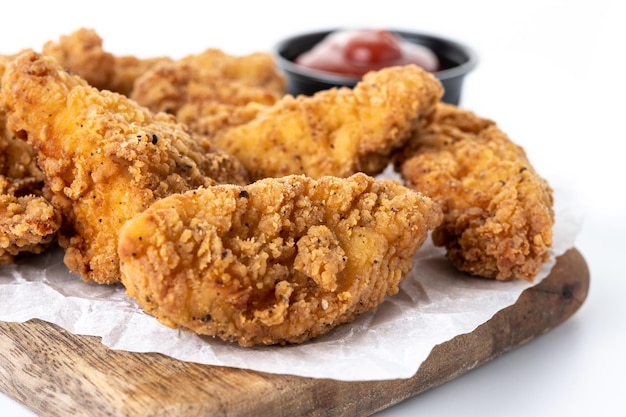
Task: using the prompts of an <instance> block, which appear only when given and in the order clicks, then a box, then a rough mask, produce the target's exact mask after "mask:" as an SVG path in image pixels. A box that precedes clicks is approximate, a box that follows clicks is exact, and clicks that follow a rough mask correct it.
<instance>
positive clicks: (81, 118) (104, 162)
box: [0, 51, 247, 283]
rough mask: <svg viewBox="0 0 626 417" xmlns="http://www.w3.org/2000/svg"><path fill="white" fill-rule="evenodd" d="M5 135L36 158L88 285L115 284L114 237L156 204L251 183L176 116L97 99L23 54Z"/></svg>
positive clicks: (6, 88) (9, 81)
mask: <svg viewBox="0 0 626 417" xmlns="http://www.w3.org/2000/svg"><path fill="white" fill-rule="evenodd" d="M0 100H3V101H4V103H5V105H6V108H7V116H8V121H7V125H8V127H9V128H10V129H11V130H12V131H14V132H16V134H17V135H18V136H19V137H22V138H25V139H27V140H28V142H29V143H30V144H31V145H33V147H34V148H35V149H36V150H37V152H38V155H37V157H38V162H39V165H40V167H41V168H42V170H43V172H44V173H45V176H46V179H45V181H46V182H45V187H44V192H45V195H46V197H47V198H48V199H49V200H50V201H51V202H52V204H53V205H54V207H55V208H56V209H57V210H59V212H60V213H61V215H62V219H63V225H62V228H61V230H60V231H59V244H60V245H61V246H63V247H64V248H65V249H66V252H65V258H64V260H65V263H66V265H67V266H68V268H69V269H70V270H71V271H73V272H76V273H78V274H80V275H81V276H82V277H83V279H84V280H85V281H95V282H98V283H115V282H118V281H119V275H120V274H119V260H118V257H117V235H118V232H119V228H120V227H121V226H122V224H123V223H124V222H125V221H126V220H128V219H129V218H131V217H133V216H134V215H135V214H137V213H139V212H141V211H143V210H144V209H145V208H147V207H148V206H149V205H150V204H151V203H153V202H154V201H155V200H157V199H159V198H162V197H165V196H167V195H170V194H172V193H177V192H183V191H187V190H189V189H193V188H196V187H199V186H209V185H213V184H216V183H222V182H232V183H236V184H245V183H247V173H246V172H245V169H244V168H243V167H242V166H241V164H239V163H238V161H237V160H236V159H234V158H232V157H231V156H230V155H228V154H226V153H224V152H222V151H220V150H218V149H204V148H202V147H201V146H200V145H199V142H200V139H198V138H195V137H194V134H192V133H191V132H190V131H189V130H188V129H187V127H186V126H184V125H182V124H180V123H177V122H176V121H175V120H174V118H173V117H172V116H169V115H166V114H163V113H161V114H157V115H155V114H152V113H151V112H149V111H148V110H147V109H145V108H144V107H141V106H139V105H138V104H137V103H135V102H134V101H132V100H130V99H128V98H127V97H125V96H123V95H120V94H116V93H112V92H110V91H99V90H97V89H96V88H94V87H91V86H89V85H88V84H87V82H86V81H85V80H83V79H82V78H80V77H78V76H74V75H71V74H69V73H67V72H66V71H64V70H63V68H62V67H61V66H60V65H59V64H58V63H57V62H56V61H55V60H54V59H53V58H51V57H47V56H44V55H41V54H38V53H35V52H33V51H27V52H24V53H22V54H20V55H19V56H18V57H17V58H16V60H15V61H13V62H12V63H11V64H10V65H9V67H8V68H7V70H6V72H5V74H4V77H3V79H2V90H1V91H0Z"/></svg>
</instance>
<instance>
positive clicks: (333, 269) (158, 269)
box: [119, 173, 442, 346]
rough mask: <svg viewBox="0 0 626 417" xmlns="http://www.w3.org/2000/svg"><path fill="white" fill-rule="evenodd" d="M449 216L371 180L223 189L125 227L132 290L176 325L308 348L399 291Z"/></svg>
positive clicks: (161, 204) (244, 340)
mask: <svg viewBox="0 0 626 417" xmlns="http://www.w3.org/2000/svg"><path fill="white" fill-rule="evenodd" d="M441 219H442V213H441V209H440V208H439V207H438V205H437V204H435V203H433V201H432V200H430V199H429V198H427V197H424V196H422V195H420V194H419V193H417V192H414V191H412V190H410V189H408V188H406V187H404V186H403V185H401V184H400V182H398V181H392V180H375V179H373V178H372V177H369V176H367V175H365V174H362V173H358V174H355V175H353V176H351V177H349V178H347V179H342V178H337V177H328V176H327V177H321V178H320V179H317V180H315V179H312V178H310V177H305V176H296V175H293V176H286V177H282V178H266V179H263V180H259V181H257V182H255V183H252V184H250V185H248V186H244V187H242V186H235V185H216V186H212V187H208V188H201V189H198V190H194V191H189V192H187V193H184V194H182V195H173V196H170V197H167V198H164V199H162V200H160V201H157V202H156V203H154V204H153V205H152V206H151V207H150V208H148V209H147V210H146V211H144V212H143V213H141V214H139V215H137V216H135V217H134V218H133V219H131V220H130V221H128V222H127V223H126V224H125V225H124V226H123V228H122V230H121V231H120V241H119V256H120V260H121V271H122V282H123V283H124V285H125V286H126V291H127V294H128V296H130V297H134V298H135V299H136V300H137V302H138V303H139V305H141V306H142V307H143V308H144V309H145V310H146V311H147V312H148V313H150V314H152V315H154V316H155V317H156V318H157V319H158V320H159V321H160V322H162V323H164V324H166V325H168V326H171V327H174V328H183V329H185V330H188V331H192V332H195V333H198V334H202V335H210V336H216V337H219V338H222V339H224V340H227V341H236V342H238V343H239V344H240V345H241V346H252V345H271V344H286V343H301V342H304V341H306V340H309V339H311V338H313V337H316V336H320V335H323V334H325V333H327V332H328V331H330V330H331V329H332V328H334V327H335V326H338V325H340V324H342V323H347V322H350V321H352V320H354V318H355V317H357V316H358V315H359V314H361V313H363V312H365V311H368V310H371V309H373V308H375V307H376V306H377V305H379V304H380V303H381V302H382V301H383V300H384V298H385V296H386V295H393V294H395V293H397V291H398V284H399V283H400V282H401V281H402V279H403V278H404V276H405V274H406V273H407V271H409V269H411V266H412V257H413V255H414V253H415V252H416V250H417V249H418V248H419V247H420V246H421V245H422V243H423V242H424V241H425V239H426V238H427V236H428V232H429V231H430V230H432V229H433V228H434V227H435V226H437V225H438V224H439V222H440V221H441Z"/></svg>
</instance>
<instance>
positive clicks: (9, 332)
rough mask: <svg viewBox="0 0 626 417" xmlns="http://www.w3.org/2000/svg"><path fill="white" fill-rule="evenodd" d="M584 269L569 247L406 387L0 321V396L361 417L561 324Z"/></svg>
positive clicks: (136, 412) (31, 401)
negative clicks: (278, 371) (210, 359)
mask: <svg viewBox="0 0 626 417" xmlns="http://www.w3.org/2000/svg"><path fill="white" fill-rule="evenodd" d="M588 289H589V269H588V267H587V264H586V262H585V260H584V258H583V257H582V255H581V254H580V253H579V252H578V251H577V250H576V249H571V250H570V251H568V252H566V253H565V254H564V255H563V256H561V257H559V259H558V260H557V263H556V265H555V266H554V269H553V270H552V272H551V274H550V276H548V277H547V278H546V279H545V280H543V281H542V282H541V283H540V284H538V285H536V286H534V287H532V288H529V289H528V290H526V291H525V292H524V293H523V294H522V295H521V297H520V299H519V300H518V302H517V303H516V304H515V305H513V306H511V307H508V308H506V309H503V310H501V311H500V312H498V313H497V314H496V315H495V316H494V317H493V318H492V319H491V320H489V321H488V322H486V323H484V324H483V325H481V326H479V327H478V328H477V329H476V330H474V331H473V332H471V333H468V334H463V335H459V336H457V337H455V338H454V339H452V340H450V341H448V342H446V343H443V344H441V345H438V346H436V347H435V348H434V349H433V350H432V352H431V354H430V356H429V357H428V358H427V360H426V361H425V362H424V363H423V364H422V366H421V367H420V369H419V370H418V371H417V373H416V374H415V375H414V376H413V377H412V378H409V379H399V380H389V381H365V382H342V381H336V380H328V379H312V378H302V377H296V376H289V375H275V374H266V373H260V372H254V371H248V370H243V369H234V368H225V367H217V366H207V365H199V364H195V363H186V362H181V361H178V360H175V359H171V358H169V357H166V356H163V355H160V354H140V353H129V352H120V351H113V350H110V349H108V348H107V347H105V346H104V345H102V344H101V343H100V339H99V338H96V337H89V336H77V335H74V334H71V333H69V332H67V331H65V330H63V329H62V328H60V327H58V326H56V325H52V324H49V323H45V322H42V321H39V320H32V321H29V322H26V323H21V324H20V323H6V322H0V390H1V391H3V392H5V393H6V394H8V395H9V396H11V397H13V398H14V399H15V400H17V401H19V402H20V403H22V404H24V405H26V406H27V407H29V408H30V409H31V410H33V411H34V412H35V413H37V414H38V415H40V416H42V417H47V416H63V417H66V416H74V417H79V416H89V417H100V416H112V417H122V416H186V417H196V416H252V415H254V416H259V417H265V416H268V417H269V416H271V417H279V416H289V417H293V416H300V415H301V416H333V417H335V416H367V415H371V414H373V413H375V412H377V411H380V410H382V409H384V408H386V407H389V406H391V405H394V404H396V403H398V402H400V401H402V400H404V399H406V398H409V397H412V396H414V395H417V394H419V393H421V392H424V391H426V390H428V389H430V388H433V387H436V386H438V385H440V384H443V383H444V382H446V381H449V380H451V379H453V378H455V377H457V376H459V375H462V374H463V373H465V372H467V371H469V370H471V369H473V368H475V367H477V366H479V365H481V364H483V363H485V362H487V361H489V360H491V359H494V358H496V357H498V356H499V355H501V354H502V353H504V352H506V351H508V350H511V349H513V348H515V347H517V346H519V345H521V344H523V343H525V342H527V341H529V340H531V339H533V338H535V337H537V336H539V335H541V334H543V333H545V332H547V331H549V330H551V329H553V328H554V327H555V326H557V325H558V324H560V323H562V322H563V321H565V320H567V319H568V318H569V317H571V316H572V314H574V312H576V311H577V310H578V308H579V307H580V306H581V305H582V303H583V302H584V300H585V298H586V297H587V291H588Z"/></svg>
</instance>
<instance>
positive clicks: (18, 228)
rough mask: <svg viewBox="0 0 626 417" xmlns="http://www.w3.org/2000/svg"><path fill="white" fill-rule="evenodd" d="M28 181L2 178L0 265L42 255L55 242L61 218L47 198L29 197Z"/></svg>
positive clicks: (0, 193) (0, 194) (0, 191)
mask: <svg viewBox="0 0 626 417" xmlns="http://www.w3.org/2000/svg"><path fill="white" fill-rule="evenodd" d="M31 186H32V184H30V181H28V180H12V179H9V178H6V177H4V176H0V264H9V263H12V262H13V261H14V258H15V257H16V256H17V255H20V254H23V253H34V254H37V253H41V252H43V251H44V250H46V249H47V248H48V247H49V246H50V245H51V244H52V243H54V242H55V240H56V232H57V230H58V229H59V227H60V225H61V216H60V215H59V213H58V212H57V211H56V210H55V209H54V207H52V204H50V203H49V202H48V200H46V199H45V198H43V197H41V196H38V195H35V194H30V193H27V194H25V195H22V192H23V191H24V190H28V189H29V188H30V187H31Z"/></svg>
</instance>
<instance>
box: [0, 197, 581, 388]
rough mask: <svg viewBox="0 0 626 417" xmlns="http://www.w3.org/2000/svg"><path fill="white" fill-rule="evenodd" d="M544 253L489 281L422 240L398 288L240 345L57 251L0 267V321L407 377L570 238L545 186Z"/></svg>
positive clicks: (187, 350)
mask: <svg viewBox="0 0 626 417" xmlns="http://www.w3.org/2000/svg"><path fill="white" fill-rule="evenodd" d="M555 200H556V203H555V209H556V225H555V228H554V245H553V249H552V253H551V259H550V261H549V262H548V263H547V264H546V265H545V266H544V268H543V269H542V271H541V274H540V275H539V276H538V277H537V279H536V280H535V282H534V283H532V284H530V283H528V282H525V281H521V280H520V281H513V282H496V281H492V280H484V279H477V278H472V277H469V276H467V275H465V274H462V273H459V272H457V271H456V270H454V269H453V268H452V267H451V266H450V264H449V263H448V262H447V261H446V260H445V258H444V251H443V250H442V249H441V248H435V247H434V246H433V245H432V244H431V243H430V241H427V242H426V244H425V245H424V246H423V247H422V248H420V250H419V251H418V252H417V254H416V255H415V257H414V267H413V270H412V271H411V272H410V273H409V275H408V276H407V277H406V279H405V280H404V281H403V283H402V285H401V289H400V292H399V293H398V294H397V295H395V296H393V297H388V299H387V300H386V301H385V302H384V303H383V304H381V305H380V306H379V307H378V308H377V309H376V310H374V311H371V312H368V313H366V314H364V315H362V316H361V317H359V318H358V319H357V320H356V321H355V322H353V323H351V324H347V325H343V326H340V327H338V328H336V329H334V330H333V331H332V332H331V333H329V334H327V335H326V336H324V337H321V338H318V339H315V340H313V341H310V342H307V343H304V344H302V345H295V346H275V347H254V348H241V347H239V346H237V345H234V344H229V343H225V342H222V341H220V340H217V339H213V338H207V337H200V336H196V335H193V334H190V333H186V332H183V331H179V330H173V329H170V328H168V327H165V326H163V325H161V324H159V323H158V322H157V321H156V320H155V319H154V318H153V317H152V316H149V315H147V314H146V313H144V312H143V311H142V310H141V309H140V308H139V307H138V306H137V305H136V304H135V302H134V300H132V299H129V298H127V297H126V296H125V293H124V289H123V288H122V286H121V285H115V286H104V285H98V284H88V283H85V282H83V281H82V280H81V279H80V278H79V277H78V276H76V275H73V274H70V273H69V272H68V270H67V268H66V267H65V265H64V264H63V260H62V258H63V253H62V250H61V249H55V250H51V251H49V252H47V253H45V254H43V255H38V256H33V257H29V258H27V259H26V260H23V261H21V262H20V263H19V264H16V265H8V266H1V267H0V300H1V301H0V321H7V322H24V321H27V320H29V319H34V318H38V319H41V320H44V321H47V322H51V323H55V324H57V325H59V326H61V327H63V328H65V329H66V330H68V331H70V332H72V333H74V334H79V335H92V336H98V337H101V338H102V343H103V344H104V345H106V346H108V347H109V348H111V349H116V350H126V351H132V352H159V353H162V354H165V355H168V356H171V357H173V358H177V359H180V360H183V361H192V362H198V363H202V364H209V365H220V366H229V367H237V368H247V369H251V370H256V371H263V372H270V373H279V374H292V375H299V376H305V377H315V378H332V379H337V380H346V381H356V380H385V379H398V378H409V377H411V376H413V375H414V374H415V372H416V371H417V370H418V369H419V367H420V365H421V363H422V362H423V361H424V360H425V359H426V358H427V357H428V355H429V354H430V351H431V350H432V348H433V347H434V346H436V345H438V344H440V343H443V342H445V341H448V340H450V339H452V338H453V337H455V336H457V335H459V334H463V333H468V332H471V331H473V330H474V329H475V328H476V327H477V326H479V325H481V324H482V323H484V322H486V321H487V320H489V319H490V318H491V317H492V316H493V315H494V314H495V313H497V312H498V311H499V310H501V309H503V308H505V307H508V306H510V305H512V304H514V303H515V302H516V301H517V299H518V297H519V296H520V294H521V293H522V292H523V291H524V290H525V289H526V288H528V287H530V286H532V285H536V284H537V283H539V282H540V281H541V280H542V279H543V278H545V277H546V276H547V275H548V274H549V272H550V270H551V268H552V266H553V265H554V263H555V258H556V257H557V256H559V255H561V254H563V253H564V252H565V251H567V250H568V249H569V248H571V247H572V246H573V244H574V241H575V238H576V235H577V234H578V232H579V230H580V227H581V223H582V220H581V219H582V217H581V216H580V214H579V213H575V212H574V211H572V210H571V207H570V206H568V201H567V200H568V198H567V197H565V198H564V196H563V195H560V194H559V193H555Z"/></svg>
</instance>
